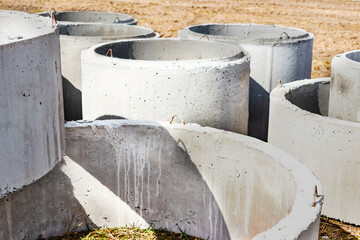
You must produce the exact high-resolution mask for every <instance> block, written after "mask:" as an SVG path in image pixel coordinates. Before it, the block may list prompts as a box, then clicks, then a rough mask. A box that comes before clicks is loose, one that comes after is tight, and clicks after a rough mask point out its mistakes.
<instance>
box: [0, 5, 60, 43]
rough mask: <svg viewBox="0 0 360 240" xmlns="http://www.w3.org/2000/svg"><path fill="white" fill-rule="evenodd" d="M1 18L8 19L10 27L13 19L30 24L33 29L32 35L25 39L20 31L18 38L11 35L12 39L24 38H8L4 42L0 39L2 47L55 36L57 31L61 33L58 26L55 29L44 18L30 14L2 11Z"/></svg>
mask: <svg viewBox="0 0 360 240" xmlns="http://www.w3.org/2000/svg"><path fill="white" fill-rule="evenodd" d="M0 17H6V21H7V22H9V23H10V25H11V24H12V23H11V19H13V18H15V19H16V20H20V21H21V20H23V21H24V22H29V25H28V26H29V27H31V30H30V32H31V34H28V36H25V37H24V35H23V34H22V33H21V32H20V30H19V34H18V35H16V36H12V35H11V36H12V37H18V36H21V37H22V38H20V39H11V40H10V39H8V38H7V37H8V36H6V38H7V39H6V40H3V41H2V40H1V39H0V46H6V45H11V44H15V43H18V42H23V41H27V40H31V39H37V38H40V37H43V36H46V35H51V34H55V33H56V32H57V31H59V30H58V28H57V27H56V26H54V28H53V27H52V26H51V21H48V20H45V19H43V18H42V17H39V16H36V15H32V14H28V13H26V12H20V11H9V10H0ZM2 24H4V23H2ZM4 25H5V24H4Z"/></svg>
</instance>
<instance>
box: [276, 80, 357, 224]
mask: <svg viewBox="0 0 360 240" xmlns="http://www.w3.org/2000/svg"><path fill="white" fill-rule="evenodd" d="M329 92H330V78H320V79H313V80H302V81H296V82H293V83H288V84H285V85H283V86H280V87H277V88H275V89H274V90H273V92H272V93H271V96H270V121H269V143H271V144H272V145H274V146H275V147H278V148H280V149H283V150H285V151H286V152H288V153H290V154H291V155H293V156H294V157H295V158H297V159H299V160H300V161H301V162H302V163H303V164H305V165H306V166H307V167H308V168H309V169H310V170H311V171H313V172H314V174H315V175H316V176H317V177H318V178H319V180H320V181H321V183H322V185H323V189H324V194H325V195H326V201H325V202H324V206H323V214H324V215H326V216H328V217H332V218H336V219H340V220H342V221H345V222H349V223H353V224H357V225H359V224H360V216H359V214H358V211H357V210H356V209H359V208H360V204H359V199H360V191H359V188H358V182H359V181H360V174H359V172H360V165H359V163H358V160H359V158H360V150H359V147H358V146H359V144H360V142H359V136H360V123H356V122H351V121H344V120H340V119H336V118H331V117H327V115H328V107H329ZM289 123H291V124H289Z"/></svg>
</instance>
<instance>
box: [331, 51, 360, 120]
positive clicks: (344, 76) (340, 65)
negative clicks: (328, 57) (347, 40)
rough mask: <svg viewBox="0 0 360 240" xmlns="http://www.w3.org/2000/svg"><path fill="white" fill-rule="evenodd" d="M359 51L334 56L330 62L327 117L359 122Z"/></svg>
mask: <svg viewBox="0 0 360 240" xmlns="http://www.w3.org/2000/svg"><path fill="white" fill-rule="evenodd" d="M359 75H360V50H356V51H351V52H346V53H343V54H339V55H336V56H335V57H334V58H333V60H332V62H331V84H330V97H329V116H330V117H333V118H338V119H343V120H346V121H352V122H360V81H359Z"/></svg>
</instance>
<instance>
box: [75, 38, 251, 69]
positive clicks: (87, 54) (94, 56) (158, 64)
mask: <svg viewBox="0 0 360 240" xmlns="http://www.w3.org/2000/svg"><path fill="white" fill-rule="evenodd" d="M154 41H157V42H159V41H173V42H182V41H186V42H191V41H192V42H197V43H199V44H200V43H201V44H202V45H203V44H204V41H200V40H183V39H178V38H166V39H164V38H157V39H134V40H119V41H113V42H109V43H106V44H104V43H102V44H97V45H95V46H93V47H91V48H89V49H87V50H84V51H82V53H81V58H82V59H83V58H87V59H88V61H89V59H91V61H92V62H94V63H99V62H102V63H103V64H107V65H113V67H114V68H116V64H121V65H125V66H129V67H136V68H139V66H141V67H143V68H153V69H158V68H167V69H172V68H178V67H179V66H181V67H182V68H199V66H204V67H206V66H214V67H215V66H217V67H218V66H222V65H229V64H235V63H236V64H241V63H244V62H250V56H249V54H248V53H247V52H246V51H244V50H243V49H242V48H241V47H239V46H235V45H232V44H228V43H218V42H208V43H206V44H209V45H214V46H216V45H217V46H223V47H228V48H233V49H234V51H236V54H233V55H232V56H227V57H218V58H207V59H190V60H175V59H174V60H137V59H125V58H117V57H114V58H111V57H110V54H108V56H105V54H99V53H97V52H96V51H97V50H99V48H101V47H102V48H105V47H109V48H110V46H112V45H116V44H120V43H123V42H140V43H141V42H154ZM194 64H195V65H194Z"/></svg>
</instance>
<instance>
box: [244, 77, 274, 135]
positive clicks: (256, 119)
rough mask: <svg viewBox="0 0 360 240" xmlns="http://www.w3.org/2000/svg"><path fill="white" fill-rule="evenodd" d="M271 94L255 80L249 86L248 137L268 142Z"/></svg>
mask: <svg viewBox="0 0 360 240" xmlns="http://www.w3.org/2000/svg"><path fill="white" fill-rule="evenodd" d="M269 106H270V94H269V93H268V92H267V91H266V90H265V89H264V88H263V87H262V86H261V85H260V84H258V83H257V82H256V81H255V80H254V79H253V78H251V77H250V86H249V124H248V135H249V136H251V137H255V138H257V139H260V140H262V141H265V142H267V138H268V126H269Z"/></svg>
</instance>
